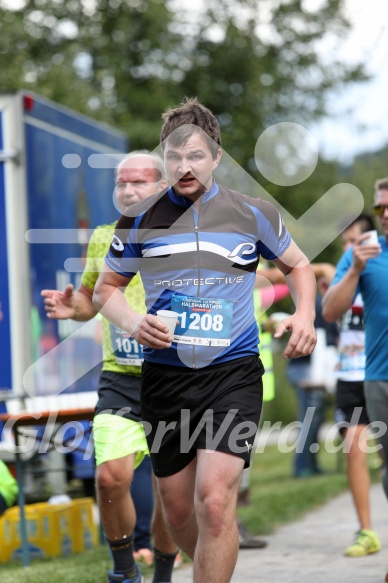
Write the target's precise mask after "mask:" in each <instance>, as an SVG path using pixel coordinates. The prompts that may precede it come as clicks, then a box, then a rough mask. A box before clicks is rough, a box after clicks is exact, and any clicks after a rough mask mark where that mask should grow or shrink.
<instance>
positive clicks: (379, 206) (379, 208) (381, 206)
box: [373, 204, 388, 217]
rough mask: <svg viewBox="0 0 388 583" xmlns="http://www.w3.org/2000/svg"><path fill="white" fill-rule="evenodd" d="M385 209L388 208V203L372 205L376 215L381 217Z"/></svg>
mask: <svg viewBox="0 0 388 583" xmlns="http://www.w3.org/2000/svg"><path fill="white" fill-rule="evenodd" d="M386 209H388V204H376V205H375V206H374V207H373V212H374V213H375V215H376V216H377V217H382V216H383V214H384V212H385V211H386Z"/></svg>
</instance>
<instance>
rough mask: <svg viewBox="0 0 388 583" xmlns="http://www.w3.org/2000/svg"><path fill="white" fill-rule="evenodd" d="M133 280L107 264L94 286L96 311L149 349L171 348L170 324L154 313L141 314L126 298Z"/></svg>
mask: <svg viewBox="0 0 388 583" xmlns="http://www.w3.org/2000/svg"><path fill="white" fill-rule="evenodd" d="M131 279H132V278H131V277H127V276H124V275H121V274H119V273H117V272H116V271H113V270H112V269H110V268H109V267H108V266H107V265H104V267H103V270H102V271H101V273H100V276H99V278H98V280H97V282H96V285H95V287H94V294H93V304H94V307H95V309H96V310H97V311H99V312H101V314H102V315H103V316H105V318H107V319H108V320H110V321H111V322H112V323H113V324H115V325H116V326H117V327H118V328H121V329H122V330H125V331H126V332H128V333H129V334H131V336H133V337H134V338H135V339H136V340H137V341H138V342H139V343H140V344H143V345H144V346H148V347H149V348H169V347H170V346H171V342H170V337H169V335H168V328H167V327H166V325H165V324H163V323H162V322H160V320H158V318H157V317H156V316H153V315H152V314H146V315H145V316H143V315H141V314H138V313H137V312H136V311H135V310H133V309H132V308H131V306H130V305H129V304H128V302H127V300H126V298H125V297H124V293H123V290H124V289H125V288H126V287H127V285H128V284H129V282H130V281H131Z"/></svg>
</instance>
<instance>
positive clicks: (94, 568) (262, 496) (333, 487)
mask: <svg viewBox="0 0 388 583" xmlns="http://www.w3.org/2000/svg"><path fill="white" fill-rule="evenodd" d="M319 456H320V463H321V465H322V468H323V469H324V470H325V472H326V473H325V474H324V475H322V476H316V477H312V478H303V479H294V478H291V467H292V459H293V453H292V452H291V453H281V452H279V451H278V448H277V446H269V447H266V448H265V451H264V452H263V453H256V454H254V456H253V467H252V473H251V504H250V506H249V507H245V508H240V509H239V515H240V517H241V518H242V520H243V522H244V523H245V524H246V526H247V527H248V529H249V531H250V532H251V533H252V534H263V535H265V534H269V533H271V532H273V530H274V529H275V528H276V527H277V526H279V525H281V524H285V523H287V522H290V521H293V520H296V519H298V518H300V517H301V516H303V514H305V513H306V512H307V511H309V510H312V509H314V508H316V507H318V506H319V505H321V504H323V503H324V502H326V501H327V500H329V499H330V498H332V497H333V496H336V495H337V494H339V493H341V492H343V491H345V490H346V489H347V487H348V486H347V478H346V473H345V464H344V461H343V459H342V456H341V455H340V454H337V453H327V452H325V451H323V449H322V451H321V452H320V454H319ZM377 465H378V461H377V460H376V457H375V455H374V456H372V455H370V466H371V468H372V470H371V473H372V479H374V480H375V481H376V480H377V479H378V471H377V469H374V468H376V466H377ZM0 544H1V541H0ZM110 567H111V561H110V557H109V553H108V549H107V547H106V546H100V547H97V548H95V549H92V550H90V551H87V552H85V553H82V554H79V555H72V556H71V557H64V558H54V559H43V560H33V561H32V562H31V565H30V566H29V567H22V566H20V565H15V564H6V565H0V581H1V583H51V582H54V581H55V583H106V571H107V569H109V568H110ZM151 572H152V570H151V569H149V568H148V569H146V570H144V574H145V575H146V577H148V579H150V578H151Z"/></svg>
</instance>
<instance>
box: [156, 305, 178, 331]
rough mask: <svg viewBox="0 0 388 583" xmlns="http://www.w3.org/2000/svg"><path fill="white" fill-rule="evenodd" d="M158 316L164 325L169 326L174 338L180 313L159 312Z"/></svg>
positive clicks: (170, 311)
mask: <svg viewBox="0 0 388 583" xmlns="http://www.w3.org/2000/svg"><path fill="white" fill-rule="evenodd" d="M156 315H157V317H158V318H159V320H160V321H161V322H163V324H166V326H168V333H169V335H170V336H174V331H175V326H176V323H177V320H178V316H179V314H178V312H173V311H172V310H158V311H157V312H156Z"/></svg>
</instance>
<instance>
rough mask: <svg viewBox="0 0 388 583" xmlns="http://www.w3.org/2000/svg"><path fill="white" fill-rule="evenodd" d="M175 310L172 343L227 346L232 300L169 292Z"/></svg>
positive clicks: (172, 307)
mask: <svg viewBox="0 0 388 583" xmlns="http://www.w3.org/2000/svg"><path fill="white" fill-rule="evenodd" d="M171 309H172V310H174V311H175V312H178V314H179V316H178V324H177V326H176V328H175V334H174V342H178V343H181V344H193V345H201V346H230V338H231V334H232V316H233V301H232V300H219V299H213V298H194V297H191V296H183V295H178V294H177V295H173V297H172V300H171Z"/></svg>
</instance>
